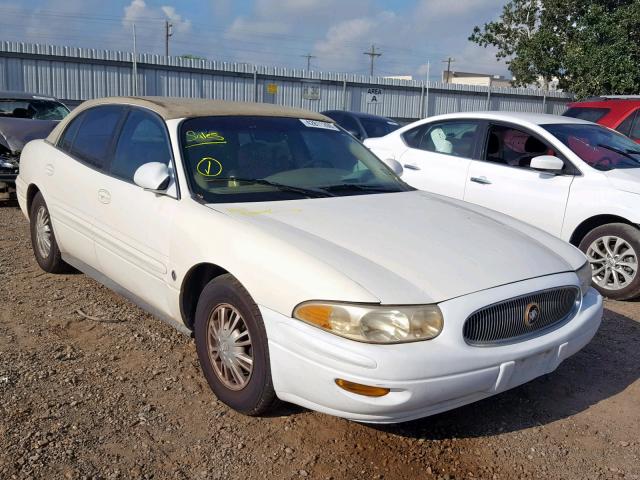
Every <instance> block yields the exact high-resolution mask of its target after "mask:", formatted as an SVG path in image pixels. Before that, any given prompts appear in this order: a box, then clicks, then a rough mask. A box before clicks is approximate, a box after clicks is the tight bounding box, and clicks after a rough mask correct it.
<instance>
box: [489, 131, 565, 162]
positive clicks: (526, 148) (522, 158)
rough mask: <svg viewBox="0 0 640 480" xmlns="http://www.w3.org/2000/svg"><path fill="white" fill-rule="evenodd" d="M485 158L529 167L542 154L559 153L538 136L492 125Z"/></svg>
mask: <svg viewBox="0 0 640 480" xmlns="http://www.w3.org/2000/svg"><path fill="white" fill-rule="evenodd" d="M488 135H489V137H488V140H487V146H486V149H485V154H484V160H486V161H488V162H493V163H500V164H503V165H509V166H512V167H522V168H529V165H530V164H531V160H532V159H533V158H534V157H537V156H540V155H554V156H555V155H557V154H556V152H555V151H554V150H553V149H552V148H550V147H549V146H548V145H547V144H546V143H545V142H543V141H542V140H541V139H540V138H538V137H537V136H535V135H533V134H531V133H528V132H526V131H523V130H519V129H516V128H512V127H508V126H502V125H491V126H490V127H489V132H488Z"/></svg>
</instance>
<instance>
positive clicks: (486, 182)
mask: <svg viewBox="0 0 640 480" xmlns="http://www.w3.org/2000/svg"><path fill="white" fill-rule="evenodd" d="M471 181H472V182H475V183H479V184H480V185H491V181H490V180H489V179H488V178H487V177H471Z"/></svg>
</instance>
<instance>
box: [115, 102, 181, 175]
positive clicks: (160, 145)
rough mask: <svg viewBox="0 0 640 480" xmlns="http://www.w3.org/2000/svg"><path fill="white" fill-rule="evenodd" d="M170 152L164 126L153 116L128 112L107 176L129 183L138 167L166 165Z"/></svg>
mask: <svg viewBox="0 0 640 480" xmlns="http://www.w3.org/2000/svg"><path fill="white" fill-rule="evenodd" d="M170 161H171V149H170V147H169V139H168V137H167V131H166V128H165V126H164V123H163V122H162V120H160V118H158V117H156V116H155V115H154V114H152V113H149V112H146V111H144V110H140V109H132V110H131V111H130V112H129V115H128V116H127V119H126V121H125V123H124V126H123V127H122V131H121V133H120V138H118V143H117V145H116V151H115V154H114V156H113V160H112V161H111V174H112V175H113V176H115V177H118V178H120V179H122V180H125V181H127V182H131V183H133V176H134V175H135V173H136V170H137V169H138V167H140V166H142V165H144V164H145V163H150V162H160V163H164V164H166V165H169V162H170Z"/></svg>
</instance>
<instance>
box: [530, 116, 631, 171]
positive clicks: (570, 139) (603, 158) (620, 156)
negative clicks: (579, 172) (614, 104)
mask: <svg viewBox="0 0 640 480" xmlns="http://www.w3.org/2000/svg"><path fill="white" fill-rule="evenodd" d="M542 127H543V128H544V129H545V130H547V131H548V132H549V133H551V134H552V135H554V136H555V137H556V138H558V139H559V140H560V141H561V142H562V143H564V144H565V145H566V146H567V147H569V148H570V149H571V151H572V152H573V153H575V154H576V155H578V156H579V157H580V158H581V159H582V161H584V162H585V163H587V164H588V165H589V166H591V167H593V168H595V169H596V170H602V171H608V170H614V169H616V168H638V167H640V145H638V144H637V143H635V142H634V141H633V140H631V139H630V138H628V137H625V136H624V135H622V134H621V133H618V132H616V131H614V130H610V129H608V128H605V127H601V126H600V125H589V124H552V125H543V126H542Z"/></svg>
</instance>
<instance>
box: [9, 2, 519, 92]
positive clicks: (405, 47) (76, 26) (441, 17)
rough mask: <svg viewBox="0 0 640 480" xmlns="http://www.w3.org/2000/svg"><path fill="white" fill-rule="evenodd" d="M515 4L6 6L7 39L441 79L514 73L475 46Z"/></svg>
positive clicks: (94, 4) (157, 3)
mask: <svg viewBox="0 0 640 480" xmlns="http://www.w3.org/2000/svg"><path fill="white" fill-rule="evenodd" d="M505 2H506V0H393V1H382V0H235V1H234V0H123V1H120V0H106V1H105V0H0V32H1V33H0V41H2V40H12V41H24V42H33V43H46V44H55V45H70V46H80V47H90V48H101V49H110V50H131V49H132V33H131V32H132V24H134V23H135V25H136V32H137V43H138V51H139V52H145V53H164V48H165V47H164V28H165V27H164V22H165V19H169V20H170V21H171V23H172V24H173V35H172V37H171V38H170V41H169V45H170V46H169V49H170V54H172V55H184V54H191V55H197V56H201V57H205V58H207V59H210V60H222V61H233V62H247V63H257V64H260V65H275V66H284V67H294V68H306V65H307V59H306V58H305V57H304V55H313V56H314V58H312V59H311V68H312V70H321V71H339V72H348V73H360V74H367V73H368V72H369V61H370V60H369V57H368V56H366V55H364V51H365V50H369V49H370V48H371V45H375V46H376V51H378V52H380V53H382V56H380V57H377V58H376V60H375V74H376V75H381V76H389V75H411V76H413V77H414V78H417V79H426V78H427V77H426V74H427V63H428V62H429V63H430V65H431V67H430V69H429V72H430V75H429V77H430V79H431V80H437V79H439V78H441V75H442V71H443V70H444V69H446V64H445V63H443V60H444V59H446V58H448V57H453V58H454V59H455V62H453V64H452V70H454V71H455V70H458V71H465V72H480V73H489V74H507V73H508V72H507V68H506V66H505V65H504V63H502V62H498V61H497V60H496V59H495V51H494V50H492V49H485V48H482V47H479V46H477V45H475V44H473V43H471V42H469V41H468V37H469V34H470V33H471V31H472V30H473V27H474V26H475V25H482V24H483V23H485V22H487V21H491V20H494V19H496V18H498V16H499V15H500V12H501V10H502V6H503V5H504V3H505Z"/></svg>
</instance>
